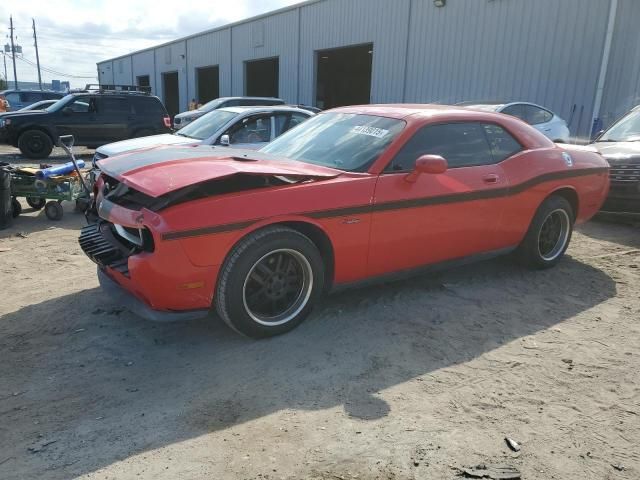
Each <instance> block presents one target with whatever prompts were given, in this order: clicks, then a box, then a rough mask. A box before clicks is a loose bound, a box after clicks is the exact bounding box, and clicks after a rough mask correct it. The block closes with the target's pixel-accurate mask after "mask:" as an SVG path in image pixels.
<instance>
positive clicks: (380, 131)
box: [351, 125, 389, 138]
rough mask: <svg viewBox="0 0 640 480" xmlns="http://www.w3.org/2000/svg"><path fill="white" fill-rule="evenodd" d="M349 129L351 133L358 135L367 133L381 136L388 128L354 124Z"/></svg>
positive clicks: (377, 136)
mask: <svg viewBox="0 0 640 480" xmlns="http://www.w3.org/2000/svg"><path fill="white" fill-rule="evenodd" d="M351 131H352V132H353V133H359V134H360V135H368V136H370V137H376V138H382V137H384V136H385V135H386V134H387V133H389V130H385V129H384V128H375V127H365V126H363V125H356V126H355V127H353V129H352V130H351Z"/></svg>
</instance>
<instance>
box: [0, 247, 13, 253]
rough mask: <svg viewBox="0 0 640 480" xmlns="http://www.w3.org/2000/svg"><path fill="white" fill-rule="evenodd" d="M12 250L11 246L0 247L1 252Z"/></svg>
mask: <svg viewBox="0 0 640 480" xmlns="http://www.w3.org/2000/svg"><path fill="white" fill-rule="evenodd" d="M10 251H11V247H2V248H0V253H2V252H10Z"/></svg>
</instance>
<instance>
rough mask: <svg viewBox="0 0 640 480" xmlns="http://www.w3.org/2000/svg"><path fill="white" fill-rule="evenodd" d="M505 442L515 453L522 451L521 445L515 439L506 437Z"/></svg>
mask: <svg viewBox="0 0 640 480" xmlns="http://www.w3.org/2000/svg"><path fill="white" fill-rule="evenodd" d="M504 441H505V442H507V446H508V447H509V448H510V449H511V450H513V451H514V452H519V451H520V444H519V443H518V442H516V441H515V440H514V439H513V438H509V437H505V438H504Z"/></svg>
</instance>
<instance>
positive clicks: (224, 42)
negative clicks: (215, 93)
mask: <svg viewBox="0 0 640 480" xmlns="http://www.w3.org/2000/svg"><path fill="white" fill-rule="evenodd" d="M187 55H188V58H187V68H188V72H187V80H188V85H189V98H194V97H196V94H197V85H196V68H199V67H209V66H214V65H218V67H219V72H220V96H222V97H226V96H230V95H231V29H226V30H221V31H217V32H213V33H208V34H205V35H201V36H199V37H195V38H190V39H188V40H187Z"/></svg>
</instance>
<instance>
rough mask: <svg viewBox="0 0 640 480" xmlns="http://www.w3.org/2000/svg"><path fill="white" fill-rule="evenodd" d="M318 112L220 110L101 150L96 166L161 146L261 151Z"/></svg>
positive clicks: (264, 109)
mask: <svg viewBox="0 0 640 480" xmlns="http://www.w3.org/2000/svg"><path fill="white" fill-rule="evenodd" d="M313 115H314V113H312V112H310V111H309V110H305V109H303V108H296V107H280V106H273V107H229V108H219V109H217V110H213V111H212V112H209V113H207V114H206V115H203V116H202V117H200V118H198V119H197V120H194V121H193V122H191V123H190V124H189V125H187V126H186V127H184V128H182V129H180V131H179V132H176V133H166V134H162V135H151V136H149V137H139V138H132V139H129V140H122V141H120V142H114V143H108V144H106V145H103V146H101V147H99V148H98V149H97V150H96V153H95V155H94V156H93V163H94V165H95V162H96V161H98V160H102V159H103V158H107V157H111V156H113V155H118V154H120V153H125V152H129V151H131V150H138V149H140V148H148V147H156V146H160V145H199V144H202V145H222V146H229V147H235V148H246V149H251V150H258V149H259V148H262V147H263V146H265V145H266V144H267V143H269V142H270V141H272V140H273V139H275V138H276V137H278V136H280V135H282V134H283V133H284V132H286V131H287V130H290V129H291V128H293V127H295V126H296V125H298V124H300V123H302V122H304V121H305V120H306V119H307V118H309V117H312V116H313Z"/></svg>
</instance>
